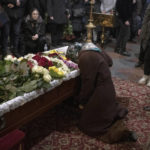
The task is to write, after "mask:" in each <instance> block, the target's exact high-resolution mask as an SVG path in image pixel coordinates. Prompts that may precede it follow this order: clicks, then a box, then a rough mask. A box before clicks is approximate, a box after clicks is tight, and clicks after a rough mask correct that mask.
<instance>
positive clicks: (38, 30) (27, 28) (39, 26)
mask: <svg viewBox="0 0 150 150" xmlns="http://www.w3.org/2000/svg"><path fill="white" fill-rule="evenodd" d="M35 34H38V36H39V38H38V39H37V40H35V41H34V40H32V36H34V35H35ZM22 35H23V39H24V43H25V45H28V47H31V48H32V47H33V48H34V47H36V45H37V43H39V42H40V41H41V39H42V38H43V37H44V36H45V24H44V22H43V20H42V18H41V17H39V19H38V21H36V22H35V21H33V20H32V19H31V18H30V16H27V17H26V18H25V20H24V22H23V25H22Z"/></svg>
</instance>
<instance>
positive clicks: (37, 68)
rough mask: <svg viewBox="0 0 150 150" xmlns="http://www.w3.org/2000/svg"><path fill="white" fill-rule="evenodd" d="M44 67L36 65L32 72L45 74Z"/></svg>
mask: <svg viewBox="0 0 150 150" xmlns="http://www.w3.org/2000/svg"><path fill="white" fill-rule="evenodd" d="M43 69H44V68H43V67H42V66H37V65H35V66H34V67H33V68H32V72H33V73H39V74H43Z"/></svg>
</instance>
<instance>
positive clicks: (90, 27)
mask: <svg viewBox="0 0 150 150" xmlns="http://www.w3.org/2000/svg"><path fill="white" fill-rule="evenodd" d="M94 3H95V2H94V0H91V1H90V17H89V20H88V21H89V23H88V24H87V25H86V28H87V40H86V42H87V43H91V42H92V31H93V29H94V28H95V25H94V24H93V7H94Z"/></svg>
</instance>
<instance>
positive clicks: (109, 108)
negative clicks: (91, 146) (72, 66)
mask: <svg viewBox="0 0 150 150" xmlns="http://www.w3.org/2000/svg"><path fill="white" fill-rule="evenodd" d="M111 65H112V60H111V58H110V57H109V56H108V55H106V54H105V53H104V52H102V53H99V52H95V51H81V53H80V54H79V68H80V72H81V91H80V94H79V101H80V102H81V103H82V101H86V102H87V103H86V105H85V108H84V110H83V113H82V116H81V119H80V123H79V127H80V129H81V130H82V131H83V132H85V133H86V134H88V135H90V136H99V135H101V134H103V133H105V132H106V131H108V128H109V127H110V126H111V125H112V124H113V122H114V120H115V119H116V118H117V117H119V118H123V117H124V116H125V114H127V110H126V109H125V108H123V107H120V106H119V105H118V103H117V102H116V94H115V88H114V85H113V82H112V79H111V73H110V70H109V66H111Z"/></svg>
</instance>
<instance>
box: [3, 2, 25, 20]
mask: <svg viewBox="0 0 150 150" xmlns="http://www.w3.org/2000/svg"><path fill="white" fill-rule="evenodd" d="M20 2H21V5H20V6H17V5H16V0H0V3H1V4H2V6H3V7H4V9H5V11H6V12H7V14H8V16H9V18H12V19H16V20H17V19H20V18H22V17H24V13H25V7H26V2H27V0H20ZM8 4H13V5H14V7H13V8H9V7H8V6H7V5H8Z"/></svg>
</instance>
